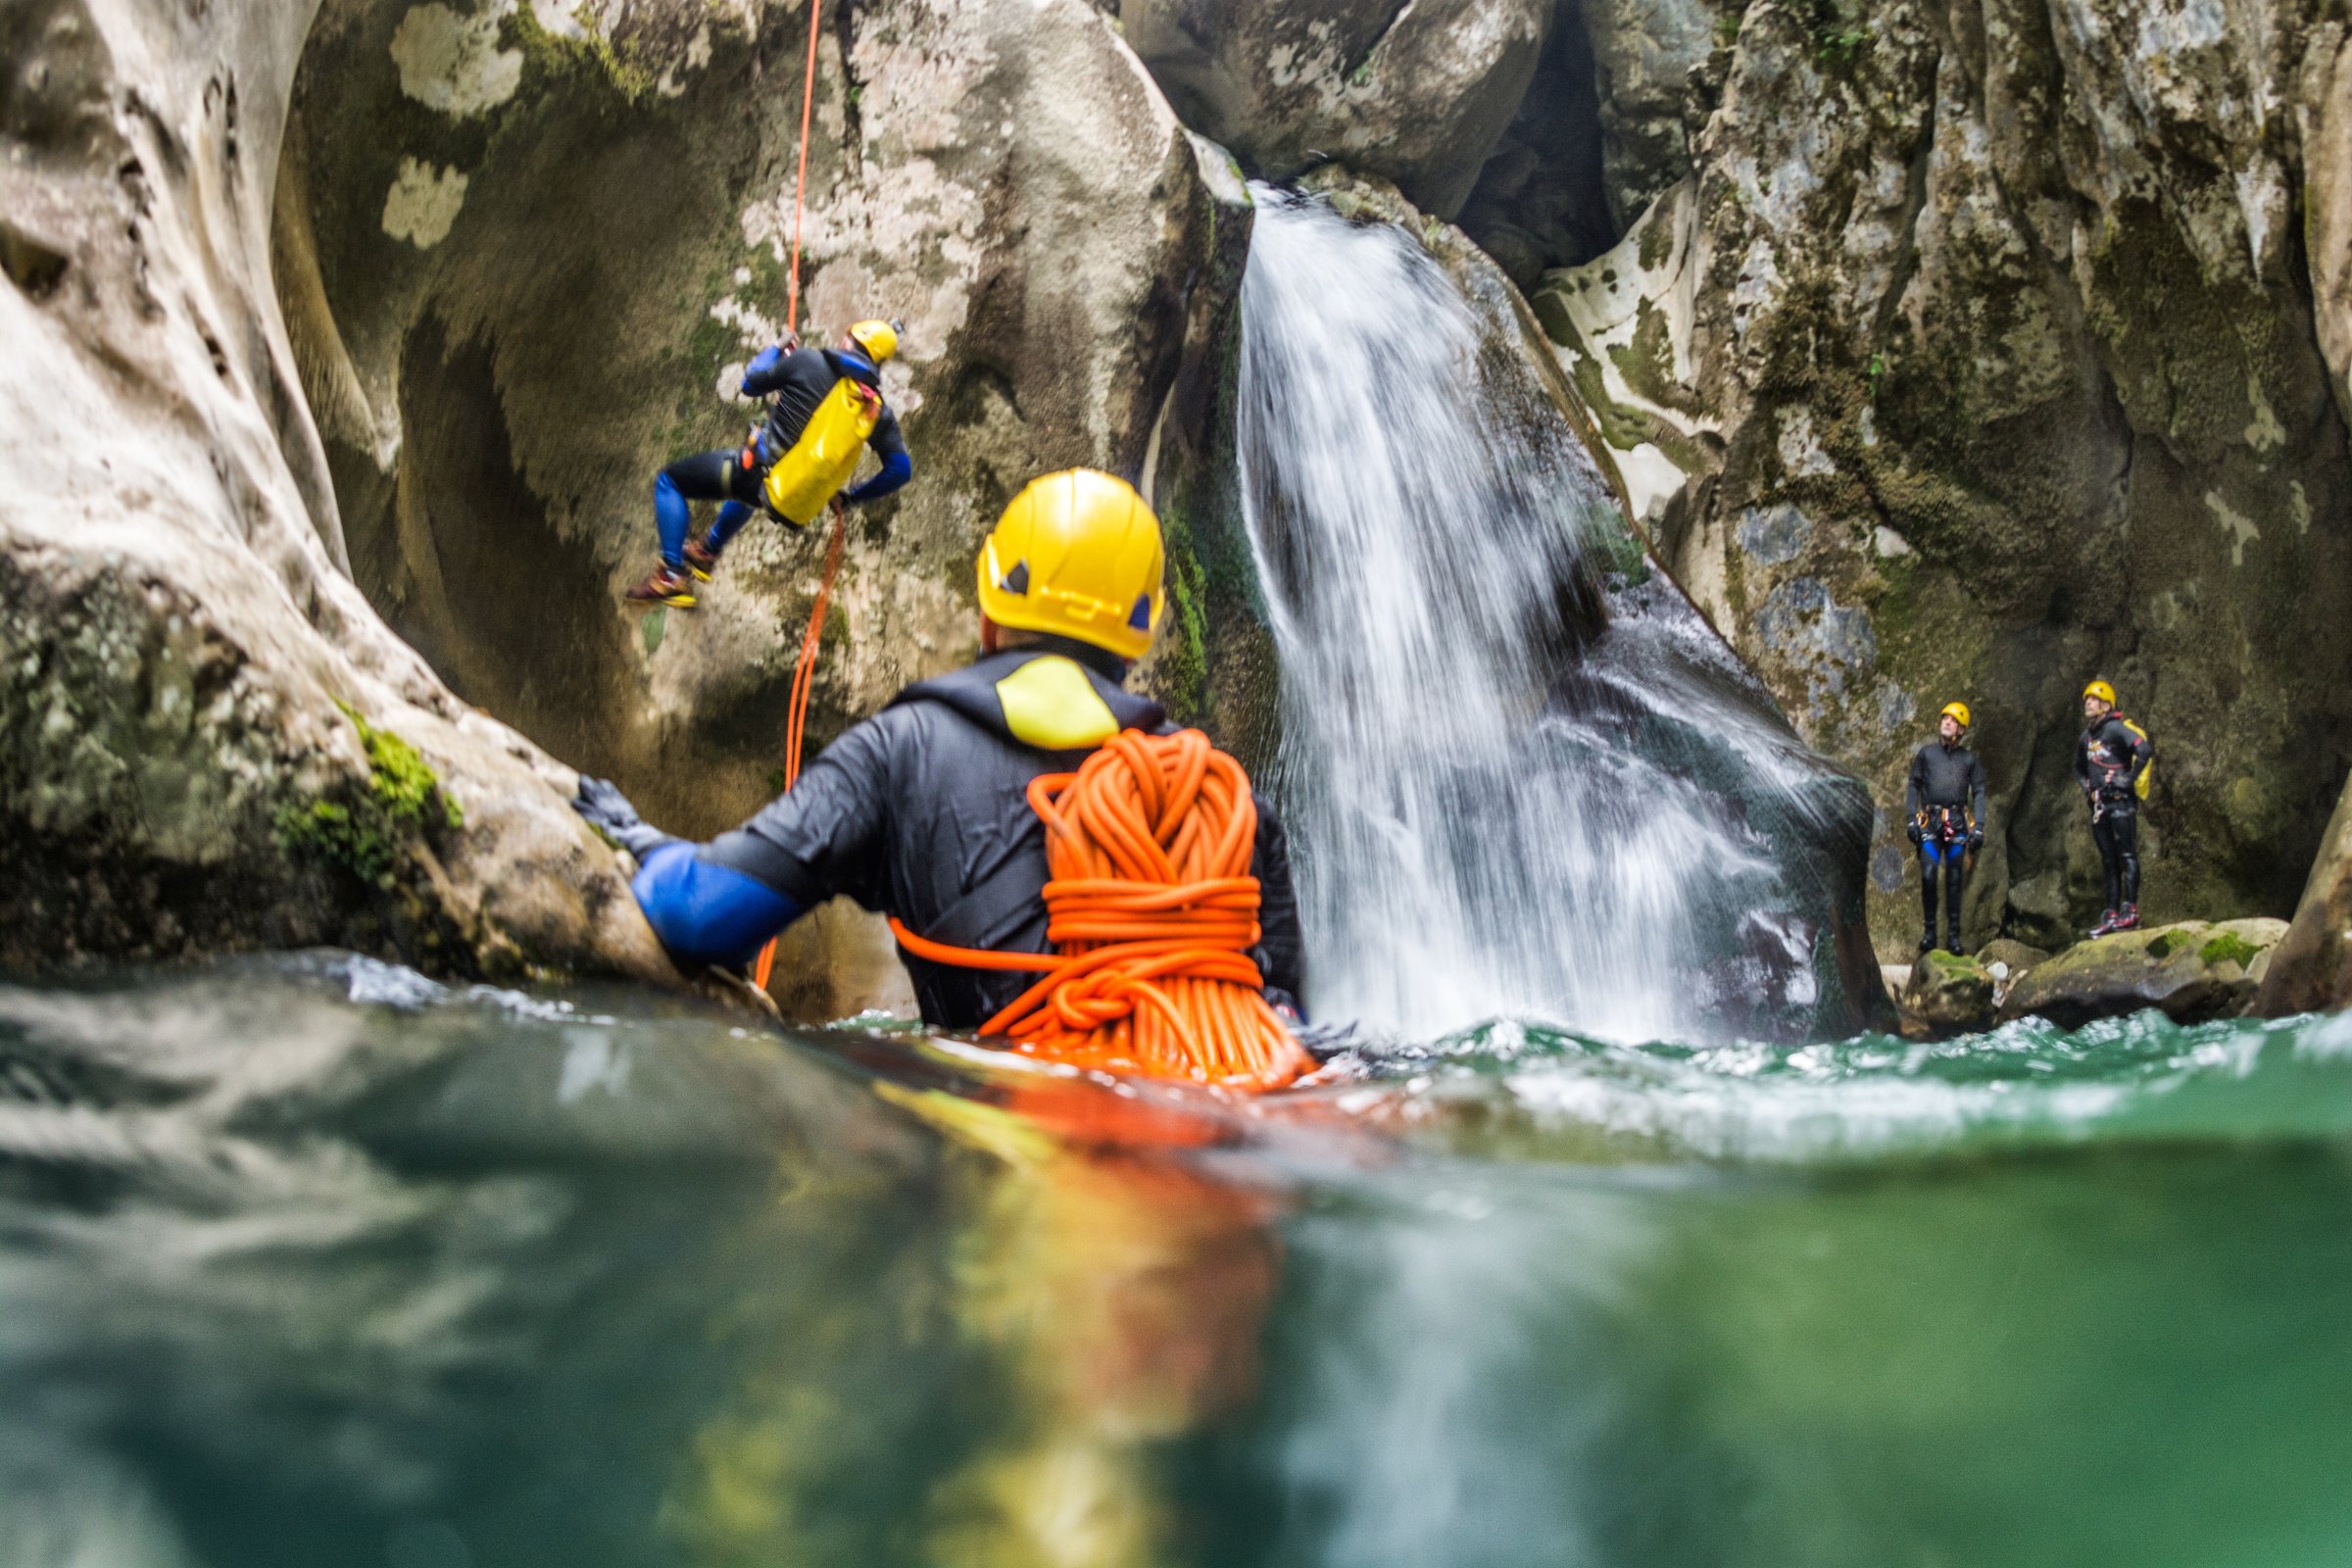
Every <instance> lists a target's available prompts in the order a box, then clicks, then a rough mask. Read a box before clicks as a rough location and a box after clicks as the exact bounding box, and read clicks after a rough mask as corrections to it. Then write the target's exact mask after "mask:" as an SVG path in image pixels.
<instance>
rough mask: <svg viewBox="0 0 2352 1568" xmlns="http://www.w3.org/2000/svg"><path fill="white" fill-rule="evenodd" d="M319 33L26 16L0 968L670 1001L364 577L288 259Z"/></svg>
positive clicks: (9, 97) (538, 792)
mask: <svg viewBox="0 0 2352 1568" xmlns="http://www.w3.org/2000/svg"><path fill="white" fill-rule="evenodd" d="M308 20H309V18H308V14H307V9H306V8H305V7H304V6H303V5H300V4H282V5H257V6H234V7H220V8H204V7H198V8H194V9H191V8H189V7H186V6H182V5H177V4H168V3H164V0H153V3H149V0H113V3H106V0H27V3H25V4H17V5H12V6H10V7H9V8H8V9H7V11H6V13H5V15H4V16H0V62H5V65H6V71H5V73H0V270H4V271H5V273H6V279H5V282H0V361H4V362H5V363H6V365H7V367H8V372H7V374H6V375H5V376H0V649H4V650H5V652H4V654H0V736H4V737H5V741H6V744H5V745H4V746H0V967H6V968H9V969H24V968H29V967H35V966H41V965H46V964H51V963H56V962H60V961H66V960H72V959H74V958H80V957H89V956H172V955H176V954H182V953H187V952H192V951H203V950H215V949H221V948H238V947H249V946H255V945H270V946H301V945H305V944H313V943H322V942H331V943H340V944H344V945H349V946H353V947H358V948H362V949H365V950H368V951H375V952H390V953H399V954H403V955H406V956H412V957H415V958H417V960H419V961H421V962H424V963H426V964H428V965H430V966H432V967H434V968H437V969H441V970H444V971H454V972H458V973H482V974H529V973H536V972H548V971H580V970H607V971H611V970H619V971H624V972H630V973H635V974H639V975H642V976H647V977H661V976H666V975H668V972H669V971H668V966H667V964H666V963H665V962H664V960H663V959H662V956H661V953H660V951H659V949H657V948H656V947H655V946H654V944H653V941H652V938H651V935H650V933H648V932H647V931H646V930H645V928H644V925H643V922H642V921H640V920H639V919H638V918H637V916H636V913H635V909H634V906H633V905H632V904H631V902H630V900H629V898H628V894H627V889H626V886H625V884H624V882H623V880H622V878H621V875H620V867H619V863H618V861H617V858H616V857H615V856H614V855H613V852H612V851H610V850H609V849H607V848H606V847H605V846H604V845H603V844H602V843H601V842H599V841H598V840H597V839H596V838H595V837H594V836H593V835H592V834H590V833H589V832H588V831H587V829H585V828H584V827H583V826H582V825H581V824H580V823H579V822H578V820H577V819H576V818H574V817H573V816H572V814H571V812H570V810H569V809H567V807H566V804H565V797H566V795H567V794H568V792H569V790H570V788H571V783H572V776H571V774H570V773H569V771H568V770H567V769H564V767H562V766H560V765H559V764H557V763H555V762H554V761H552V760H550V759H549V758H547V757H546V756H545V755H544V754H542V753H540V752H539V751H538V750H536V749H535V748H534V747H532V746H531V745H530V744H529V743H527V742H525V741H524V740H522V739H521V738H520V737H519V736H517V735H515V733H513V732H512V731H510V730H508V729H506V728H505V727H504V726H502V725H499V724H497V723H494V722H492V721H490V720H488V719H486V718H484V717H482V716H481V715H479V714H478V713H475V712H474V711H471V710H470V709H468V708H467V707H466V705H465V704H463V703H461V702H458V701H456V700H455V699H453V698H452V697H451V695H450V694H449V692H448V690H447V689H446V688H445V687H444V686H443V685H442V684H441V682H440V681H438V680H437V679H435V678H434V676H433V674H432V672H431V670H430V669H429V668H427V667H426V665H425V663H424V662H423V661H422V660H420V659H418V658H417V655H416V654H415V653H414V652H413V651H411V650H410V649H409V648H407V647H406V646H404V645H403V644H402V643H401V641H400V640H399V639H398V638H397V637H395V636H394V635H393V634H392V633H391V632H390V631H389V630H388V629H386V628H385V626H384V625H383V624H382V622H381V621H379V620H378V619H377V617H376V616H375V614H374V613H373V612H372V611H370V610H369V609H368V604H367V602H366V600H365V599H363V598H362V597H361V595H360V593H359V591H358V590H357V589H356V588H355V587H354V586H353V585H352V583H351V581H350V580H349V579H348V578H347V577H345V576H344V575H343V574H342V572H341V570H340V569H339V556H340V550H341V546H340V542H339V539H338V536H337V534H336V531H335V529H334V527H333V517H334V511H333V500H332V496H331V493H330V492H329V489H328V486H327V482H326V470H325V466H324V465H323V464H322V463H321V462H320V461H319V445H318V441H317V438H316V436H315V435H314V434H313V432H312V427H311V422H310V419H309V417H308V415H307V413H306V411H305V408H304V402H303V397H302V394H301V392H300V390H299V386H298V380H297V376H296V372H295V368H294V361H293V356H292V353H291V351H290V349H289V346H288V344H287V341H286V338H285V335H284V333H283V332H282V331H281V330H280V328H279V325H278V317H277V311H276V306H275V301H274V299H273V297H272V295H271V291H270V267H269V255H268V222H269V196H270V181H271V173H272V171H273V170H274V168H275V160H276V153H277V146H278V140H279V135H280V132H281V129H282V126H283V124H284V113H283V111H284V106H285V103H286V100H287V95H288V92H289V89H290V87H291V84H292V81H293V76H294V69H295V60H296V56H297V52H298V50H299V47H300V45H301V42H302V36H303V32H304V29H305V26H306V25H307V23H308ZM672 978H673V979H674V977H672Z"/></svg>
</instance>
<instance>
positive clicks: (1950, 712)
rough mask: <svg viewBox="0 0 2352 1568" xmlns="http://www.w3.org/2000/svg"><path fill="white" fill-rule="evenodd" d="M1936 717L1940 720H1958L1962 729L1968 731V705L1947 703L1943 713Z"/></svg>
mask: <svg viewBox="0 0 2352 1568" xmlns="http://www.w3.org/2000/svg"><path fill="white" fill-rule="evenodd" d="M1936 717H1937V718H1938V719H1945V718H1956V719H1958V720H1959V721H1960V727H1961V728H1962V729H1966V728H1968V726H1969V717H1968V705H1967V704H1966V703H1946V704H1944V705H1943V711H1942V712H1940V713H1937V714H1936Z"/></svg>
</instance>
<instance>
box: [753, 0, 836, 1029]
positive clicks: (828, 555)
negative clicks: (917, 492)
mask: <svg viewBox="0 0 2352 1568" xmlns="http://www.w3.org/2000/svg"><path fill="white" fill-rule="evenodd" d="M823 7H824V0H809V70H808V73H807V74H806V75H804V76H803V77H802V80H801V167H800V172H799V173H798V174H796V175H795V176H794V177H793V184H792V281H791V283H790V284H789V285H788V289H789V292H788V293H787V294H786V296H785V301H784V329H785V330H786V331H788V332H798V331H799V330H800V329H801V219H802V217H803V216H804V215H805V214H806V213H807V212H808V210H809V110H810V109H811V108H813V107H814V106H815V104H816V40H817V36H818V33H817V26H816V19H817V16H818V14H819V13H820V12H821V11H822V10H823ZM849 530H850V519H849V516H848V515H847V514H845V513H844V512H843V511H842V506H841V503H840V501H838V500H836V501H835V502H834V503H833V542H832V543H831V544H830V545H828V546H826V547H825V574H824V576H823V577H822V578H820V579H819V580H818V582H817V585H816V600H815V602H814V603H812V604H811V605H810V606H809V630H808V631H807V632H806V633H804V634H803V635H802V637H801V659H800V662H799V663H797V664H795V665H793V667H792V701H791V704H790V705H789V707H788V708H787V709H786V717H785V720H784V788H785V791H786V793H790V792H791V789H792V787H793V785H794V784H796V783H798V782H799V781H800V777H801V746H802V743H803V742H804V741H806V740H807V739H808V730H809V683H810V680H811V679H812V677H813V676H814V675H815V674H816V645H817V641H818V639H819V638H821V637H822V636H823V635H824V630H825V606H826V604H827V603H828V602H829V601H830V600H831V599H832V597H833V579H834V578H835V577H836V576H838V575H840V573H841V552H842V546H843V545H844V544H846V543H847V542H848V539H849ZM775 967H776V939H775V938H774V937H769V938H768V939H767V945H766V946H765V947H763V948H761V949H760V956H759V957H758V958H757V959H755V960H754V961H753V963H752V983H753V984H754V985H756V986H758V987H759V988H760V990H762V991H765V990H766V989H767V977H768V976H769V975H770V974H772V973H774V972H775Z"/></svg>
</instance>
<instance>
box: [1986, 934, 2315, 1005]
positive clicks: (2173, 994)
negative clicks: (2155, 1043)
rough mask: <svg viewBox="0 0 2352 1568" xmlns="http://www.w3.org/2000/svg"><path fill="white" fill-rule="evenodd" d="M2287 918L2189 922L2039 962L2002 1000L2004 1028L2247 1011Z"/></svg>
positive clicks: (2072, 950)
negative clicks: (2042, 1021) (2017, 1022)
mask: <svg viewBox="0 0 2352 1568" xmlns="http://www.w3.org/2000/svg"><path fill="white" fill-rule="evenodd" d="M2286 929H2287V927H2286V922H2285V921H2283V920H2269V919H2245V920H2223V921H2218V922H2207V921H2203V920H2183V921H2179V922H2177V923H2175V924H2172V925H2166V926H2159V927H2156V928H2154V929H2143V930H2139V931H2126V932H2123V933H2121V934H2119V935H2116V936H2111V937H2099V938H2096V939H2094V940H2092V941H2088V942H2081V943H2077V944H2076V945H2075V946H2074V947H2072V948H2069V949H2068V950H2067V951H2066V952H2064V953H2061V954H2059V955H2057V956H2055V957H2052V958H2050V959H2049V960H2048V961H2047V962H2044V963H2039V964H2036V965H2035V966H2034V968H2033V969H2032V970H2031V971H2029V972H2028V973H2027V974H2026V975H2025V976H2024V977H2023V978H2022V979H2020V980H2019V981H2018V982H2017V983H2016V984H2015V985H2013V986H2011V987H2010V989H2009V992H2008V995H2007V997H2006V998H2005V999H2004V1000H2003V1002H2002V1004H2001V1008H2000V1016H2001V1019H2002V1021H2003V1022H2007V1021H2008V1020H2010V1019H2013V1018H2023V1017H2028V1016H2034V1017H2041V1018H2047V1019H2049V1020H2050V1021H2051V1022H2053V1023H2056V1024H2059V1025H2061V1026H2063V1027H2065V1028H2069V1029H2072V1028H2077V1027H2080V1026H2081V1025H2082V1024H2084V1023H2087V1022H2089V1021H2090V1020H2091V1019H2093V1018H2109V1017H2117V1016H2120V1015H2122V1014H2125V1013H2131V1012H2137V1011H2139V1010H2140V1009H2141V1008H2143V1007H2156V1008H2160V1009H2162V1010H2163V1012H2164V1013H2165V1014H2166V1015H2167V1016H2168V1017H2170V1018H2172V1019H2173V1020H2174V1021H2175V1022H2176V1023H2202V1022H2204V1021H2206V1020H2208V1019H2212V1018H2227V1017H2231V1016H2234V1015H2236V1014H2238V1013H2241V1012H2244V1011H2245V1010H2247V1007H2248V1005H2249V1004H2251V1003H2252V1002H2253V1000H2254V996H2255V992H2256V989H2257V987H2258V986H2259V985H2260V984H2261V982H2262V979H2263V975H2264V972H2265V971H2266V970H2267V969H2268V968H2269V966H2270V962H2271V955H2272V953H2273V951H2274V950H2275V949H2276V948H2277V947H2278V943H2279V940H2280V939H2281V938H2282V937H2284V936H2285V935H2286Z"/></svg>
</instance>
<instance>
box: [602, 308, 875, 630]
mask: <svg viewBox="0 0 2352 1568" xmlns="http://www.w3.org/2000/svg"><path fill="white" fill-rule="evenodd" d="M898 351H899V327H898V324H897V323H896V322H894V321H859V322H858V324H857V325H856V326H853V327H851V328H850V329H849V330H848V331H847V332H845V333H843V334H842V338H841V346H840V347H839V348H831V349H805V348H802V347H800V346H799V345H798V344H797V343H796V344H779V345H777V346H776V347H773V348H768V349H762V350H761V351H760V354H759V356H758V357H757V358H756V359H754V360H753V361H752V363H751V364H750V365H749V366H747V367H745V368H744V372H743V395H744V396H745V397H747V398H758V397H764V398H767V399H768V400H769V402H768V410H767V418H766V420H765V422H764V424H762V425H761V426H760V427H758V428H755V429H754V430H753V431H752V432H751V435H750V437H749V439H747V440H746V441H745V443H744V445H743V447H742V449H741V450H739V451H733V452H698V453H696V454H695V455H694V456H693V457H690V458H680V459H679V460H678V461H677V462H675V463H673V464H671V465H670V466H668V467H666V468H663V469H662V473H661V476H660V477H658V478H657V479H655V480H654V526H655V528H656V530H657V531H658V532H659V533H660V534H661V537H662V564H661V565H660V566H658V567H657V568H655V570H654V574H653V575H652V576H650V577H648V578H646V579H645V581H643V582H641V583H639V584H638V585H637V586H636V587H634V588H632V589H630V590H629V593H628V602H629V603H630V604H631V605H632V606H635V607H637V608H639V609H646V610H650V609H652V608H654V607H655V606H657V605H667V606H669V607H671V608H673V609H677V610H692V609H693V608H694V606H695V590H694V585H695V583H696V582H698V581H701V582H709V581H710V580H711V569H712V568H713V567H715V566H716V565H717V564H718V555H719V552H720V551H722V550H724V549H725V548H726V547H727V541H728V540H730V539H732V538H734V537H735V535H736V533H737V531H738V530H740V529H741V528H742V527H743V525H744V524H745V523H746V522H748V521H750V520H751V515H752V512H753V509H754V508H759V509H760V510H762V511H765V512H767V513H769V514H770V515H774V516H778V517H781V518H783V519H784V520H785V521H786V522H788V523H790V524H792V526H794V527H795V528H806V527H807V526H808V525H809V523H810V522H812V521H813V520H815V519H816V517H817V516H819V515H821V514H822V513H823V512H824V510H825V506H826V503H828V502H830V501H833V500H834V499H835V497H836V495H837V494H838V496H839V499H840V500H841V501H843V502H846V503H848V504H850V505H852V506H855V505H857V504H858V503H860V502H865V501H879V500H880V499H881V498H882V497H884V496H886V495H889V494H890V493H891V492H892V491H893V490H896V489H898V488H899V486H901V485H903V484H905V483H906V482H907V480H908V479H910V478H912V477H913V476H914V464H913V461H912V460H911V459H909V458H908V457H907V440H906V437H905V436H903V435H902V434H900V432H899V417H898V416H897V415H896V414H894V413H892V412H891V410H890V408H889V407H888V405H886V404H884V403H883V401H882V391H881V385H882V370H881V367H882V366H883V364H884V363H886V362H887V361H888V360H889V359H890V358H891V357H892V356H893V355H895V354H897V353H898ZM867 447H871V448H872V449H873V452H874V456H875V457H877V458H879V459H881V461H882V471H881V472H879V473H877V474H875V475H874V476H873V477H872V478H870V479H868V480H866V481H865V482H864V483H863V484H861V485H858V487H857V488H856V489H853V490H846V491H845V490H843V489H842V488H841V487H842V486H843V485H844V484H846V483H847V482H848V481H849V477H850V475H851V474H852V473H854V472H856V471H857V467H858V454H859V453H860V452H861V451H862V450H864V449H865V448H867ZM690 501H716V502H718V503H720V506H719V509H718V517H717V519H716V520H715V521H713V522H712V523H711V528H710V531H709V532H708V533H706V534H704V536H703V537H702V538H700V539H690V538H688V537H687V534H688V531H689V529H690V528H691V526H692V522H693V519H692V516H691V515H690V513H689V511H688V508H687V503H688V502H690Z"/></svg>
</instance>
